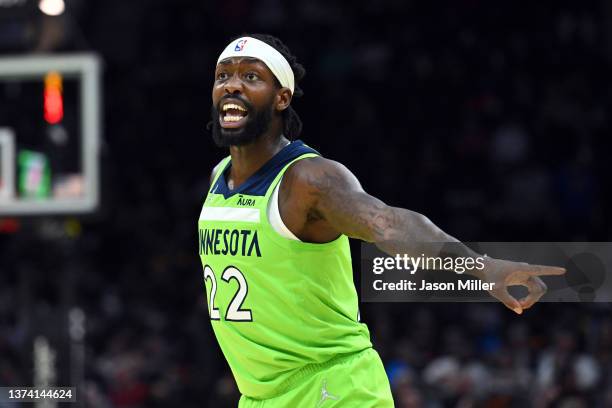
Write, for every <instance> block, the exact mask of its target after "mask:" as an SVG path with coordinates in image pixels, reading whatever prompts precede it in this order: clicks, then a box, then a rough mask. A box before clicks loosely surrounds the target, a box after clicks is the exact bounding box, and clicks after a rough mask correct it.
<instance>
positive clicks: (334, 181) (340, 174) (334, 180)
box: [281, 157, 361, 196]
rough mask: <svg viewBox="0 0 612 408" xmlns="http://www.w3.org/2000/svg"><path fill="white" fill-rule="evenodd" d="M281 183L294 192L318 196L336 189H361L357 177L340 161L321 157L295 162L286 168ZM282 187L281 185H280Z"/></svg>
mask: <svg viewBox="0 0 612 408" xmlns="http://www.w3.org/2000/svg"><path fill="white" fill-rule="evenodd" d="M283 184H285V186H286V187H290V188H291V190H292V191H293V193H294V194H300V195H302V194H304V195H310V196H318V195H320V194H325V193H328V192H333V191H336V190H338V189H343V190H346V189H351V190H352V189H361V185H360V184H359V181H358V180H357V178H356V177H355V176H354V175H353V173H351V172H350V171H349V169H347V168H346V166H344V165H343V164H342V163H339V162H337V161H334V160H330V159H326V158H323V157H312V158H308V159H302V160H298V161H297V162H295V163H294V164H293V165H291V167H289V168H288V169H287V172H286V173H285V176H284V177H283ZM281 187H282V186H281Z"/></svg>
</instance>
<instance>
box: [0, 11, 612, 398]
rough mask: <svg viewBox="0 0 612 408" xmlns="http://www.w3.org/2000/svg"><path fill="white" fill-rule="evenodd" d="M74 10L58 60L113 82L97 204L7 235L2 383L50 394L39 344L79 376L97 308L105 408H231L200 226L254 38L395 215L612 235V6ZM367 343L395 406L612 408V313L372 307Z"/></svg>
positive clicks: (98, 390)
mask: <svg viewBox="0 0 612 408" xmlns="http://www.w3.org/2000/svg"><path fill="white" fill-rule="evenodd" d="M72 4H73V5H74V9H73V12H72V14H70V9H68V12H67V14H66V15H64V16H62V17H58V18H57V20H53V21H52V22H51V23H49V22H48V21H47V20H48V19H49V17H44V20H45V21H46V23H45V24H46V27H47V29H48V26H49V24H52V25H54V27H59V28H57V30H56V31H54V32H56V34H57V33H59V34H57V35H56V37H54V38H55V40H54V42H52V43H46V45H45V46H46V47H51V49H50V50H49V51H56V52H60V51H63V52H73V51H95V52H97V53H99V54H100V55H101V57H102V58H103V60H104V64H105V68H104V71H105V73H104V121H103V123H104V129H103V136H104V144H103V149H102V174H103V178H102V205H101V208H100V210H99V211H98V212H97V213H96V214H94V215H90V216H86V217H77V218H75V219H72V220H66V219H65V218H53V219H51V218H42V219H41V218H38V219H28V220H20V228H19V230H18V231H17V232H15V233H12V234H2V235H0V268H1V269H0V385H26V384H31V383H32V379H31V378H32V366H31V361H30V360H31V340H32V338H33V336H34V335H35V334H36V333H37V332H38V331H40V327H41V326H40V324H39V323H40V322H47V323H49V322H57V324H56V325H55V326H54V327H56V332H57V333H56V335H57V337H58V338H57V344H60V346H58V347H59V348H60V350H63V353H61V355H60V356H58V360H59V364H60V367H61V364H64V366H66V365H68V363H66V362H65V361H64V360H66V358H67V357H66V356H67V355H69V351H68V350H69V346H66V345H65V344H64V345H61V344H62V341H65V340H62V339H63V337H62V333H64V332H63V331H62V330H63V329H62V327H64V326H63V324H64V323H65V321H64V320H63V318H62V317H61V316H62V315H58V313H60V312H57V311H58V310H59V311H62V312H65V311H66V308H67V307H68V306H72V305H78V306H79V307H80V308H82V310H83V311H84V312H85V315H86V318H87V324H86V330H87V332H86V337H85V351H86V352H85V367H84V368H85V381H84V390H85V393H86V397H85V398H86V401H87V406H91V407H100V408H105V407H125V408H127V407H134V408H135V407H179V406H180V407H184V408H190V407H202V406H210V407H225V406H235V404H236V401H237V398H238V397H239V394H238V391H237V389H236V386H235V383H234V381H233V378H232V376H231V373H230V371H229V368H228V366H227V364H226V363H225V361H224V359H223V357H222V354H221V352H220V350H219V348H218V346H217V344H216V340H215V338H214V335H213V333H212V330H211V328H210V324H209V322H208V320H209V319H208V311H207V309H206V302H205V299H204V297H205V295H204V294H205V292H204V283H203V280H202V270H201V266H200V263H199V262H200V260H199V257H198V254H197V245H196V238H197V236H196V235H197V234H196V220H197V218H198V214H199V211H200V208H201V204H202V201H203V198H204V196H205V194H206V190H207V187H208V178H209V175H210V171H211V169H212V167H213V166H214V165H215V164H216V163H217V162H218V160H219V159H220V158H221V157H223V155H225V154H226V152H223V151H221V150H219V149H216V148H215V147H214V145H213V143H212V140H211V137H210V135H209V134H208V133H207V132H206V129H205V125H206V123H207V122H208V120H209V119H210V105H211V96H210V95H211V85H212V81H213V70H214V64H215V61H216V58H217V56H218V53H219V52H220V51H221V50H222V48H223V47H224V46H225V45H226V42H227V41H228V40H229V39H230V38H232V37H234V36H235V35H237V34H241V33H245V32H268V33H272V34H275V35H277V36H279V37H280V38H281V39H282V40H283V41H284V42H285V43H286V44H287V45H289V47H290V48H291V50H292V52H293V53H294V54H295V55H296V56H297V57H298V60H299V61H300V62H301V63H302V64H303V65H304V66H305V67H306V70H307V75H306V78H305V79H304V82H303V83H302V84H301V85H300V86H301V87H302V89H304V97H303V98H301V99H296V100H295V101H294V104H295V109H296V111H297V112H298V113H299V114H300V116H301V118H302V120H303V122H304V132H303V135H302V139H303V140H304V141H305V142H306V143H308V144H309V145H311V146H312V147H314V148H316V149H317V150H319V151H320V152H321V153H322V154H323V155H325V156H326V157H329V158H331V159H335V160H338V161H340V162H342V163H343V164H345V165H346V166H347V167H348V168H349V169H351V170H352V171H353V172H354V173H355V174H356V176H357V177H358V178H359V179H360V181H361V183H362V185H363V186H364V188H365V189H366V191H368V192H369V193H371V194H373V195H375V196H377V197H380V198H381V199H382V200H383V201H385V202H386V203H388V204H391V205H394V206H400V207H404V208H409V209H412V210H415V211H419V212H421V213H423V214H425V215H427V216H428V217H429V218H430V219H431V220H432V221H434V222H435V223H436V224H437V225H438V226H440V227H441V228H442V229H444V230H445V231H447V232H448V233H450V234H452V235H454V236H456V237H457V238H459V239H461V240H464V241H559V242H562V241H609V240H610V237H611V236H612V217H611V215H610V211H609V210H610V205H611V204H612V183H610V176H609V175H610V171H611V170H612V166H611V165H610V160H609V159H608V157H607V156H608V155H609V152H610V151H611V149H610V147H611V142H610V139H611V138H610V129H611V123H610V112H611V109H612V88H611V85H610V80H609V78H608V76H609V72H610V71H611V69H612V6H610V4H608V2H605V1H598V2H586V3H578V2H572V1H544V2H531V3H529V4H520V5H519V4H518V3H513V2H503V3H500V2H494V3H492V2H485V1H482V0H462V1H454V2H446V4H443V5H437V4H433V3H428V2H417V1H401V0H384V1H376V2H371V1H365V0H361V1H357V2H352V3H350V4H348V3H346V4H345V3H344V2H340V1H323V0H300V1H293V2H281V1H279V0H260V1H252V2H249V1H246V0H226V1H223V2H193V1H187V0H180V1H162V0H150V1H147V2H126V1H123V0H107V1H104V2H102V1H93V0H92V1H88V2H87V4H84V3H82V2H74V3H72ZM70 5H71V3H70V2H67V6H68V7H70ZM0 13H2V11H0ZM32 18H33V19H35V20H37V19H43V18H42V17H36V18H34V17H32ZM0 24H6V21H3V20H1V19H0ZM41 26H42V25H41ZM45 38H46V37H45ZM30 43H31V44H37V45H36V46H34V45H31V48H30V49H29V50H28V49H22V50H21V51H23V52H29V51H31V50H34V49H35V50H41V49H44V47H42V46H41V45H40V42H36V41H30ZM0 47H2V44H0ZM5 47H6V46H5ZM41 47H42V48H41ZM11 52H14V50H12V49H11ZM0 109H1V107H0ZM358 251H359V247H358V245H353V255H354V258H355V259H358V258H359V255H358ZM355 265H356V266H358V263H355ZM355 270H356V272H358V268H357V267H356V269H355ZM53 319H55V320H53ZM362 321H364V322H366V323H367V324H368V326H369V328H370V331H371V333H372V340H373V343H374V346H375V348H376V349H377V350H378V351H379V353H380V354H381V356H382V358H383V361H384V363H385V366H386V369H387V372H388V374H389V378H390V381H391V385H392V389H393V392H394V395H395V399H396V405H397V407H399V408H408V407H410V408H412V407H415V408H416V407H426V408H438V407H462V408H463V407H504V408H505V407H528V406H531V407H563V408H582V407H585V408H586V407H589V408H590V407H596V408H597V407H608V406H612V392H611V391H610V390H612V354H611V352H612V314H611V313H610V305H608V304H607V303H593V304H576V303H573V304H572V303H569V304H552V303H549V304H538V305H536V306H535V307H534V308H533V309H532V310H529V311H528V312H527V313H526V314H525V315H524V316H520V317H518V316H516V315H514V314H512V313H511V312H509V311H508V310H506V309H505V308H504V307H503V306H502V305H500V304H495V303H484V304H461V305H453V304H411V303H406V304H399V303H394V304H362ZM49 324H51V323H49ZM51 331H53V330H51ZM64 337H65V335H64ZM62 347H63V348H62ZM64 368H66V367H64ZM1 404H2V403H0V406H2V405H1Z"/></svg>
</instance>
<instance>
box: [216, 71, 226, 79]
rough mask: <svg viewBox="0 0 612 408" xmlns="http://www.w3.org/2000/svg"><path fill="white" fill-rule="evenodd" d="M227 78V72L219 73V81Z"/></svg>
mask: <svg viewBox="0 0 612 408" xmlns="http://www.w3.org/2000/svg"><path fill="white" fill-rule="evenodd" d="M226 79H227V72H219V73H218V74H217V81H224V80H226Z"/></svg>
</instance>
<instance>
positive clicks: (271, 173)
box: [210, 140, 319, 199]
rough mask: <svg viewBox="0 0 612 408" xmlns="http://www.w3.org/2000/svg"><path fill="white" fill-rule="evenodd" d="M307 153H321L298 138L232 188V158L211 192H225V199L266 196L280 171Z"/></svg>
mask: <svg viewBox="0 0 612 408" xmlns="http://www.w3.org/2000/svg"><path fill="white" fill-rule="evenodd" d="M306 153H313V154H316V155H319V153H318V152H317V151H316V150H314V149H313V148H311V147H309V146H307V145H306V144H304V142H302V141H301V140H296V141H293V142H291V143H289V144H288V145H287V146H285V147H283V148H282V149H281V150H280V151H279V152H278V153H276V154H275V155H274V157H272V158H271V159H270V160H268V161H267V162H266V163H265V164H264V165H263V166H261V168H260V169H259V170H257V171H256V172H255V174H253V175H252V176H251V177H249V178H248V179H247V180H246V181H245V182H244V183H242V184H241V185H240V186H239V187H238V188H235V189H234V190H230V189H229V188H228V187H227V175H228V174H229V170H230V168H231V167H232V162H231V160H230V159H228V161H227V162H226V163H224V165H223V166H222V167H221V170H220V171H219V176H218V177H217V178H216V180H215V182H214V183H213V186H212V187H211V189H210V192H211V193H213V194H223V197H224V198H225V199H228V198H230V197H232V196H234V195H236V194H244V195H250V196H265V195H266V192H267V191H268V189H269V187H270V184H271V183H272V181H273V180H274V179H275V178H276V176H277V175H278V173H279V171H280V170H281V169H282V168H283V167H285V165H287V164H288V163H289V162H291V161H292V160H293V159H295V158H296V157H299V156H301V155H304V154H306Z"/></svg>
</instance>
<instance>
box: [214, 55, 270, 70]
mask: <svg viewBox="0 0 612 408" xmlns="http://www.w3.org/2000/svg"><path fill="white" fill-rule="evenodd" d="M239 66H250V67H256V68H260V69H265V70H268V71H269V68H268V66H267V65H266V64H265V63H264V62H263V61H262V60H260V59H259V58H255V57H228V58H224V59H222V60H221V61H219V62H218V63H217V69H219V68H232V67H233V68H236V67H239Z"/></svg>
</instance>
